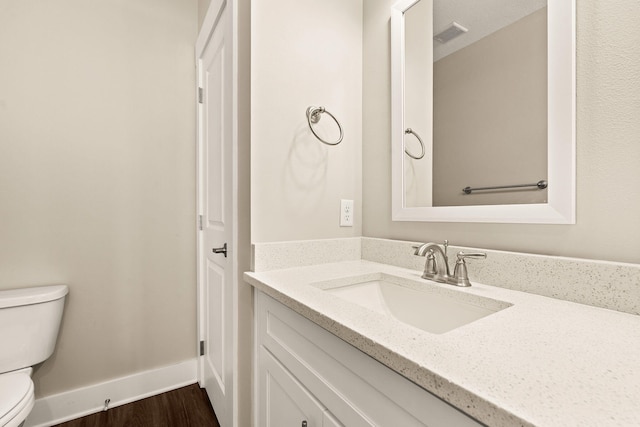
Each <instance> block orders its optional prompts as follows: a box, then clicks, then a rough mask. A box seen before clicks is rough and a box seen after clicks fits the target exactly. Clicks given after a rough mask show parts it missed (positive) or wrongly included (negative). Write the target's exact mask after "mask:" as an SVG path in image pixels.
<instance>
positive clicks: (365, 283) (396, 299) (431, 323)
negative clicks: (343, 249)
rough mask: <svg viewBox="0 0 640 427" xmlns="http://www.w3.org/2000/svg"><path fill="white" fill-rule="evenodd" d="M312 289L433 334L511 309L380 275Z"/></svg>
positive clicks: (422, 283)
mask: <svg viewBox="0 0 640 427" xmlns="http://www.w3.org/2000/svg"><path fill="white" fill-rule="evenodd" d="M314 286H316V287H318V288H320V289H323V290H324V291H325V292H328V293H330V294H332V295H335V296H337V297H339V298H341V299H343V300H346V301H349V302H351V303H354V304H357V305H359V306H362V307H365V308H368V309H370V310H373V311H375V312H378V313H381V314H384V315H386V316H391V317H393V318H395V319H397V320H399V321H401V322H403V323H406V324H408V325H411V326H414V327H416V328H419V329H422V330H423V331H426V332H430V333H434V334H442V333H445V332H448V331H451V330H453V329H456V328H458V327H461V326H464V325H467V324H469V323H471V322H474V321H476V320H478V319H482V318H483V317H486V316H489V315H491V314H493V313H496V312H498V311H500V310H503V309H505V308H507V307H510V306H511V304H509V303H506V302H503V301H498V300H494V299H491V298H486V297H481V296H477V295H473V294H469V293H466V292H461V291H458V290H455V289H446V288H444V287H443V286H442V285H438V284H435V283H433V282H428V281H424V280H411V279H406V278H402V277H398V276H392V275H389V274H383V273H378V274H374V275H365V276H360V277H354V278H349V279H346V280H345V279H340V280H334V281H328V282H322V283H316V284H314ZM444 286H447V285H444Z"/></svg>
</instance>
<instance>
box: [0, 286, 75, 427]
mask: <svg viewBox="0 0 640 427" xmlns="http://www.w3.org/2000/svg"><path fill="white" fill-rule="evenodd" d="M68 292H69V289H68V288H67V286H65V285H53V286H39V287H35V288H24V289H12V290H7V291H0V325H2V327H1V328H0V343H2V347H0V427H19V426H21V425H22V424H23V423H24V421H25V419H26V418H27V416H28V415H29V413H30V412H31V410H32V409H33V405H34V402H35V396H34V386H33V381H32V380H31V373H32V372H33V369H32V368H31V367H32V366H34V365H36V364H38V363H41V362H44V361H45V360H46V359H48V358H49V357H50V356H51V354H52V353H53V350H54V348H55V343H56V340H57V338H58V330H59V329H60V321H61V319H62V311H63V309H64V300H65V297H66V295H67V293H68Z"/></svg>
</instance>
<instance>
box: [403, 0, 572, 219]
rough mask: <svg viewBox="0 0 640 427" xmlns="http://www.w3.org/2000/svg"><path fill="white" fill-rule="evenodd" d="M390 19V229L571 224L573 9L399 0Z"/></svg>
mask: <svg viewBox="0 0 640 427" xmlns="http://www.w3.org/2000/svg"><path fill="white" fill-rule="evenodd" d="M560 3H562V4H561V5H558V4H560ZM392 15H393V16H392V51H393V52H392V61H393V64H392V71H393V72H392V74H393V76H392V80H393V81H392V91H393V104H394V105H393V116H394V117H393V120H392V121H393V126H392V127H393V130H392V132H393V140H394V148H393V156H394V162H393V169H394V171H393V178H394V185H393V188H394V197H393V204H394V219H396V220H402V219H415V220H440V221H459V220H468V221H486V222H552V223H567V222H570V223H571V222H573V221H574V220H573V208H574V202H573V199H574V196H573V186H574V180H573V168H574V163H575V162H574V154H573V148H574V130H573V129H574V117H573V116H574V113H573V107H574V100H573V97H574V95H573V94H574V88H573V86H574V82H573V74H574V61H573V56H574V51H573V46H574V42H573V40H574V35H573V28H574V5H573V0H560V1H557V2H554V4H553V5H550V6H549V8H548V7H547V0H473V1H471V0H400V1H398V3H396V5H394V7H393V8H392ZM548 19H549V20H550V21H551V22H552V23H553V25H551V26H548V24H547V21H548ZM559 26H564V27H565V28H564V29H562V28H560V29H558V27H559ZM551 36H554V37H555V36H559V37H560V40H558V39H554V43H555V44H554V47H552V48H551V49H550V50H551V51H548V48H547V46H548V45H551V44H550V43H548V40H549V37H551ZM563 55H564V57H565V59H564V60H561V61H558V60H557V59H558V58H560V57H562V56H563ZM563 61H564V62H563ZM563 73H564V74H563ZM398 79H400V81H398ZM553 111H560V112H561V114H560V115H557V116H556V117H552V112H553ZM409 131H410V132H409ZM399 148H400V149H402V151H405V152H406V153H405V154H404V155H403V156H401V158H400V159H398V157H399V154H398V153H402V151H399ZM422 149H424V150H425V155H424V157H422V158H420V159H416V158H415V157H416V156H415V155H414V154H416V153H420V151H421V150H422ZM558 154H560V156H559V157H558ZM549 165H553V167H550V166H549ZM561 168H564V169H565V172H564V173H562V172H560V173H558V170H559V169H561ZM398 173H400V174H401V175H400V176H398ZM540 181H544V182H548V183H549V186H548V188H547V186H545V185H537V184H538V183H539V182H540ZM398 183H400V184H401V185H400V186H398V185H396V184H398ZM525 184H530V185H528V186H524V185H525ZM503 186H506V187H510V186H513V187H511V188H495V187H503ZM487 187H488V188H487ZM465 188H472V189H474V191H464V190H463V189H465ZM398 190H400V191H401V194H396V193H397V191H398ZM560 198H565V199H567V200H563V201H560V200H559V199H560ZM558 202H560V205H562V206H563V209H564V210H563V211H562V212H558V206H560V205H559V204H558ZM474 205H477V206H478V208H477V209H475V210H468V209H467V210H461V209H463V208H462V207H464V206H474ZM509 205H514V206H513V207H511V208H509V209H507V211H509V210H510V211H513V212H512V213H508V214H505V213H504V212H505V211H504V209H503V210H502V213H500V209H501V208H504V207H506V206H509ZM534 205H538V206H537V207H535V208H533V209H532V210H531V209H529V210H528V213H526V212H525V211H524V209H525V208H527V207H532V206H534ZM489 206H493V207H494V208H491V209H489V208H488V207H489ZM439 207H443V208H445V207H448V208H451V209H448V210H446V212H447V215H448V214H449V212H451V213H453V215H450V216H445V217H442V215H443V214H444V213H445V211H444V210H440V211H441V212H439V211H438V210H437V209H434V208H439ZM454 207H461V208H460V209H459V210H457V211H456V210H455V209H454ZM483 207H485V208H486V209H485V208H483ZM428 208H431V210H429V209H428ZM452 209H453V210H452ZM523 213H524V215H523ZM424 214H426V215H424ZM541 216H542V217H543V218H540V217H541ZM549 216H551V217H553V219H551V218H549Z"/></svg>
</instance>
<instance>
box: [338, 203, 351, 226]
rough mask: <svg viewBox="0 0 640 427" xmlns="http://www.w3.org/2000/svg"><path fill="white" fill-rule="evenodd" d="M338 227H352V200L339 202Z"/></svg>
mask: <svg viewBox="0 0 640 427" xmlns="http://www.w3.org/2000/svg"><path fill="white" fill-rule="evenodd" d="M340 227H353V200H345V199H342V200H340Z"/></svg>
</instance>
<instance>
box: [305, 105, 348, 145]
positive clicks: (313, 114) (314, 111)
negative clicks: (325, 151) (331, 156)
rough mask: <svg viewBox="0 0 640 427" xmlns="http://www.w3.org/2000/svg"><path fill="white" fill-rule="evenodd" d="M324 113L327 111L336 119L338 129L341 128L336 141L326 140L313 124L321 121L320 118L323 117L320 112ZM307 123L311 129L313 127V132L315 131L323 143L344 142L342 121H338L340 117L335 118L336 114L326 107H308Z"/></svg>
mask: <svg viewBox="0 0 640 427" xmlns="http://www.w3.org/2000/svg"><path fill="white" fill-rule="evenodd" d="M322 113H327V114H328V115H329V116H330V117H331V118H332V119H333V121H335V122H336V124H337V125H338V129H339V130H340V137H339V138H338V140H337V141H335V142H329V141H325V140H324V139H322V138H321V137H320V135H318V134H317V133H316V131H315V130H314V129H313V125H314V124H316V123H318V122H319V121H320V119H321V116H320V114H322ZM307 123H309V129H311V132H313V134H314V135H315V137H316V138H318V139H319V140H320V142H322V143H323V144H327V145H338V144H340V143H341V142H342V137H343V133H342V126H340V122H339V121H338V119H336V118H335V116H334V115H333V114H331V113H330V112H328V111H327V110H325V108H324V107H309V108H307Z"/></svg>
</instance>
